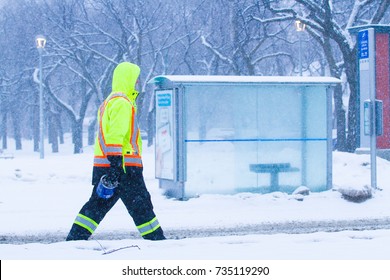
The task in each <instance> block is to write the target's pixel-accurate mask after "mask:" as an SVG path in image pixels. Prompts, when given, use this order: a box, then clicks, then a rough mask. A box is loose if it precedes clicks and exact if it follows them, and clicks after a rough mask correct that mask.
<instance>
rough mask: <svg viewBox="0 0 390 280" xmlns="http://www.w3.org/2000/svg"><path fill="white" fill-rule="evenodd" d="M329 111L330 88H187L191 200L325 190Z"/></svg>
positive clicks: (188, 181) (289, 86) (186, 104)
mask: <svg viewBox="0 0 390 280" xmlns="http://www.w3.org/2000/svg"><path fill="white" fill-rule="evenodd" d="M326 104H327V103H326V90H325V87H307V86H291V85H285V86H280V85H278V86H266V85H264V86H259V85H256V86H251V85H229V86H217V85H211V86H210V85H209V86H187V87H186V89H185V110H184V112H185V120H186V133H185V142H186V151H187V166H186V167H187V182H186V194H187V195H189V196H191V195H196V194H197V193H235V192H242V191H252V192H269V191H275V190H280V191H285V192H291V191H293V190H294V189H295V188H297V187H299V186H301V185H306V186H307V187H309V188H312V190H320V189H321V188H323V189H325V188H326V174H327V173H326V172H327V170H326V147H327V146H326V131H327V128H326V124H327V122H326V111H327V110H326ZM253 165H255V166H253Z"/></svg>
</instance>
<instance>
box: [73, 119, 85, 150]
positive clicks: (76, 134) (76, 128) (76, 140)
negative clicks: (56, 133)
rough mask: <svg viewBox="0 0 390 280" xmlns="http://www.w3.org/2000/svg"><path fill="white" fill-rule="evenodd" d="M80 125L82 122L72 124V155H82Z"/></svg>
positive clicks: (77, 121)
mask: <svg viewBox="0 0 390 280" xmlns="http://www.w3.org/2000/svg"><path fill="white" fill-rule="evenodd" d="M82 125H83V121H82V120H76V121H75V122H74V123H73V128H72V135H73V144H74V150H73V153H74V154H81V153H83V137H82V131H83V127H82Z"/></svg>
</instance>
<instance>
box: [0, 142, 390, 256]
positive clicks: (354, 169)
mask: <svg viewBox="0 0 390 280" xmlns="http://www.w3.org/2000/svg"><path fill="white" fill-rule="evenodd" d="M67 141H68V142H70V140H69V139H68V140H67ZM11 145H13V143H12V142H11V141H10V146H11ZM24 145H25V147H24V150H23V151H13V150H12V149H8V150H6V151H4V152H5V153H13V154H14V158H13V159H0V166H1V168H0V179H1V184H0V243H1V244H0V259H3V260H47V259H51V260H53V259H57V260H70V259H72V260H74V259H78V260H81V259H84V260H108V259H115V260H130V259H132V260H150V259H159V260H174V259H177V260H196V259H197V260H205V259H206V260H243V259H245V260H335V259H336V260H342V259H343V260H378V259H382V260H390V250H389V248H390V229H389V228H390V225H389V223H388V221H389V220H390V162H389V161H386V160H383V159H381V158H378V159H377V164H378V185H379V187H380V188H381V189H382V190H381V191H373V193H372V198H370V199H367V200H365V201H362V202H351V201H348V200H346V199H344V198H343V197H342V195H341V193H340V192H339V191H337V189H343V190H346V189H349V190H362V189H364V186H367V185H370V164H369V163H370V159H369V156H368V155H356V154H347V153H340V152H334V154H333V183H334V189H333V190H329V191H325V192H321V193H310V194H309V195H308V196H305V197H304V198H303V200H299V199H296V198H297V197H295V196H294V195H287V194H284V193H271V194H253V193H240V194H236V195H201V196H200V197H197V198H192V199H189V200H187V201H179V200H175V199H171V198H167V197H165V196H163V195H162V193H161V190H160V189H159V188H158V182H157V180H156V179H155V178H154V151H153V148H147V147H146V143H145V145H144V157H143V158H144V165H145V171H144V176H145V179H146V182H147V186H148V189H149V190H150V192H151V194H152V200H153V202H154V206H155V212H156V214H157V216H158V219H159V221H160V223H161V225H162V226H163V228H164V231H165V232H166V235H167V236H168V237H170V239H169V240H166V241H162V242H150V241H145V240H142V239H141V238H139V236H138V233H137V231H136V228H135V226H134V224H133V222H132V219H131V218H130V216H129V215H128V214H127V212H126V209H125V207H124V206H123V204H122V203H121V202H119V203H118V204H117V205H116V206H115V207H114V208H113V209H112V210H111V212H109V213H108V215H107V216H106V218H105V219H104V220H103V221H102V223H101V224H100V226H99V227H98V229H97V231H96V233H95V236H94V238H92V239H91V240H89V241H77V242H64V241H62V240H63V239H64V238H65V236H66V234H67V232H68V231H69V229H70V226H71V225H72V223H73V220H74V218H75V216H76V214H77V213H78V211H79V210H80V207H81V206H82V205H83V204H84V202H85V201H86V200H87V199H88V198H89V195H90V192H91V185H90V177H91V164H92V157H93V154H92V147H86V148H85V151H84V153H83V154H79V155H74V154H72V147H71V145H70V144H64V145H62V146H60V153H58V154H52V153H51V152H50V147H49V146H46V154H45V159H39V153H33V152H28V151H32V148H31V147H29V145H31V143H29V142H25V143H24ZM355 220H357V221H359V222H352V221H355ZM367 221H371V224H370V223H369V224H368V225H367V226H366V227H365V230H361V229H363V228H364V227H359V224H361V225H363V224H364V223H365V222H367ZM311 224H313V225H316V226H321V225H324V227H323V231H320V232H314V230H310V225H311ZM376 224H378V225H380V227H381V228H382V229H377V230H373V229H372V228H373V227H375V225H376ZM345 225H349V226H347V227H345ZM273 227H274V230H273ZM286 227H287V229H286ZM289 227H290V228H291V232H299V228H300V227H303V230H302V232H304V233H301V234H291V233H288V231H289V230H288V228H289ZM246 228H248V229H251V230H250V231H249V232H248V234H244V233H243V232H242V230H243V229H244V230H245V229H246ZM327 228H328V230H327ZM280 229H283V230H280ZM343 229H344V230H343ZM357 229H359V230H357ZM278 231H279V232H278ZM202 232H204V233H203V234H202ZM229 232H231V233H232V234H233V235H229ZM127 233H128V237H127V236H126V234H127ZM219 233H220V234H219ZM205 235H211V236H205ZM107 236H111V237H113V238H114V239H115V240H109V239H107ZM177 236H178V237H185V238H180V239H176V237H177ZM100 237H101V238H100ZM118 237H119V238H120V239H116V238H118ZM11 240H13V241H14V242H16V244H10V243H11ZM53 241H56V242H53ZM122 247H126V248H124V249H122V250H119V251H116V252H113V253H109V254H104V253H105V252H109V251H110V250H112V249H118V248H122Z"/></svg>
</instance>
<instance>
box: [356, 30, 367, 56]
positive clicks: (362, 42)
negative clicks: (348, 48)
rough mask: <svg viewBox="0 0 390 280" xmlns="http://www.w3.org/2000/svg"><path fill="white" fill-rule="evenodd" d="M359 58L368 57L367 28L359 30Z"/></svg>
mask: <svg viewBox="0 0 390 280" xmlns="http://www.w3.org/2000/svg"><path fill="white" fill-rule="evenodd" d="M358 44H359V45H358V46H359V59H366V58H368V57H369V52H368V30H363V31H360V32H359V42H358Z"/></svg>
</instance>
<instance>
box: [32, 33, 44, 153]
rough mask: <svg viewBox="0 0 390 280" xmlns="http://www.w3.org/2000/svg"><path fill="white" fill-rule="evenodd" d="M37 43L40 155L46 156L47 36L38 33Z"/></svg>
mask: <svg viewBox="0 0 390 280" xmlns="http://www.w3.org/2000/svg"><path fill="white" fill-rule="evenodd" d="M35 43H36V45H37V49H38V52H39V157H40V158H41V159H43V158H44V155H45V153H44V145H43V139H44V129H43V128H44V126H43V123H44V118H43V85H42V52H43V49H44V48H45V45H46V38H45V37H44V36H42V35H38V36H37V37H36V38H35Z"/></svg>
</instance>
